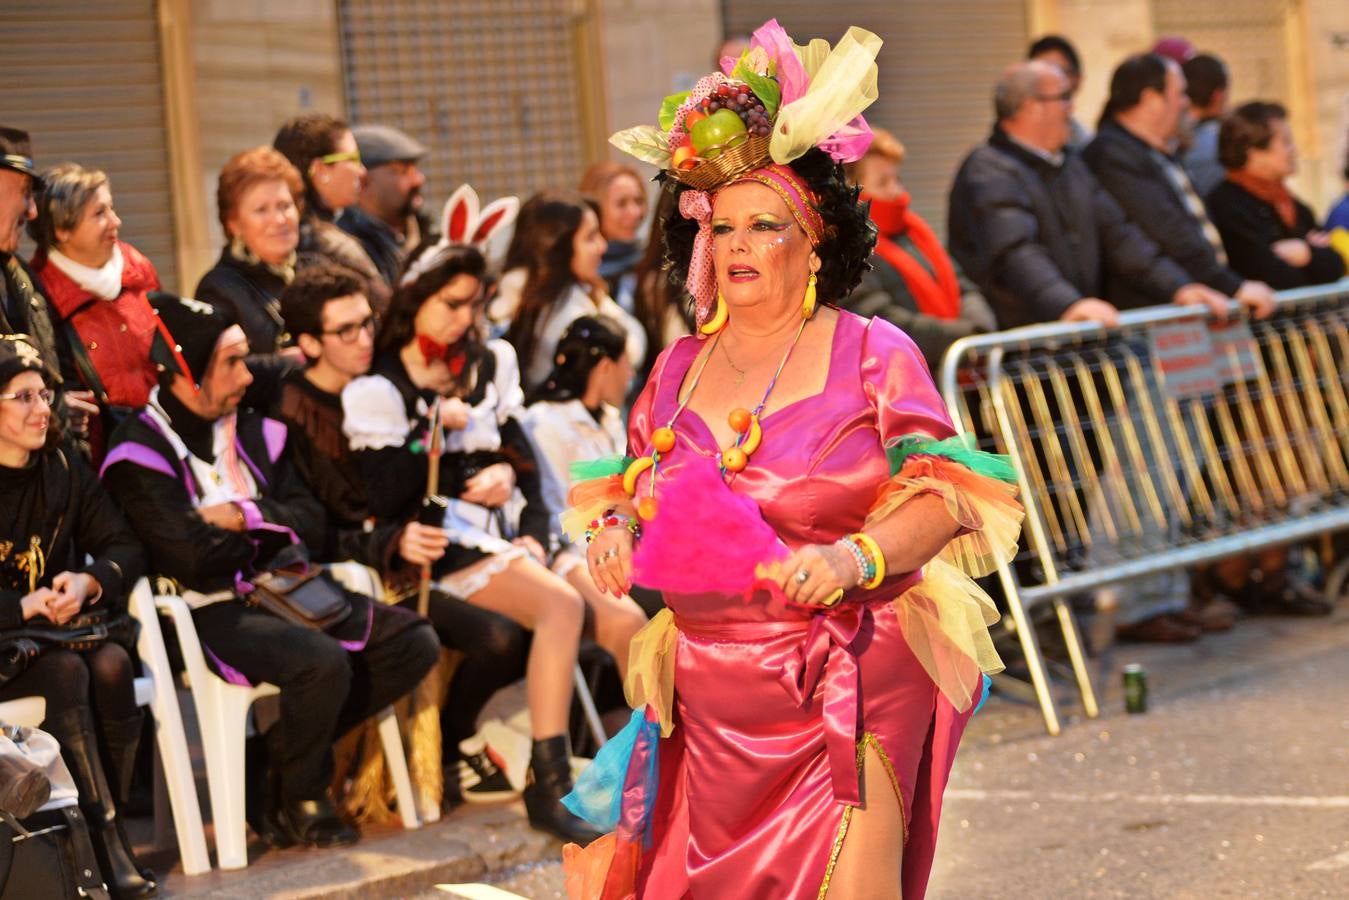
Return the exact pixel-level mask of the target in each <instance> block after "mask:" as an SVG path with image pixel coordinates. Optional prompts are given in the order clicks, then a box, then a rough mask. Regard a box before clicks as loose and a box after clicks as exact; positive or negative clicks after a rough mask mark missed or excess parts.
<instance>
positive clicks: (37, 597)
mask: <svg viewBox="0 0 1349 900" xmlns="http://www.w3.org/2000/svg"><path fill="white" fill-rule="evenodd" d="M55 597H56V591H54V590H52V589H51V588H45V587H44V588H38V589H37V590H35V591H33V593H31V594H25V595H24V596H23V599H22V600H20V601H19V610H20V611H21V612H22V613H23V620H24V621H25V622H27V621H28V620H29V619H31V618H33V617H34V616H45V617H46V618H48V619H52V621H56V620H55V619H53V618H52V613H51V608H50V607H51V602H52V600H53V599H54V598H55Z"/></svg>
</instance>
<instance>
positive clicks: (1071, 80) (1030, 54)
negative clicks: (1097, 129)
mask: <svg viewBox="0 0 1349 900" xmlns="http://www.w3.org/2000/svg"><path fill="white" fill-rule="evenodd" d="M1026 59H1033V60H1039V61H1040V62H1047V63H1049V64H1050V65H1051V66H1058V69H1059V71H1060V72H1062V73H1063V74H1064V75H1065V76H1066V77H1067V78H1068V91H1069V93H1070V94H1072V96H1074V97H1076V96H1077V92H1078V91H1079V90H1081V88H1082V58H1081V57H1080V56H1078V54H1077V48H1076V47H1074V46H1073V45H1072V44H1071V43H1069V42H1068V39H1067V38H1066V37H1063V36H1062V35H1058V34H1047V35H1045V36H1044V37H1041V38H1038V39H1036V40H1035V41H1033V42H1032V43H1031V45H1030V49H1029V50H1027V51H1026ZM1091 138H1092V134H1091V129H1090V128H1088V127H1087V126H1085V125H1083V124H1082V122H1081V120H1080V119H1078V118H1077V117H1076V116H1073V117H1072V118H1070V119H1069V120H1068V143H1067V144H1066V145H1065V149H1067V150H1070V151H1072V152H1073V153H1081V152H1082V151H1083V149H1085V148H1086V146H1087V144H1089V143H1091Z"/></svg>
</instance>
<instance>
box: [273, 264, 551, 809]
mask: <svg viewBox="0 0 1349 900" xmlns="http://www.w3.org/2000/svg"><path fill="white" fill-rule="evenodd" d="M365 286H366V282H365V280H364V279H362V278H361V277H360V275H359V274H358V273H356V272H353V271H351V270H350V269H343V268H341V267H339V266H336V265H334V264H332V263H327V262H321V263H318V264H316V265H314V266H312V267H310V268H307V269H303V270H301V271H300V273H299V274H298V275H296V276H295V280H294V281H292V282H291V283H290V285H289V286H288V287H287V288H286V290H285V291H284V292H283V293H282V294H281V309H282V312H283V313H284V314H285V318H286V323H287V325H288V327H289V328H290V330H291V333H292V334H293V335H294V336H295V339H296V341H297V343H298V344H299V347H300V349H301V350H302V351H303V352H304V355H305V368H304V369H303V370H302V371H301V370H296V371H294V372H291V373H289V374H288V375H287V376H286V377H285V379H284V380H283V381H282V383H281V394H280V397H279V399H278V402H277V406H276V409H275V415H276V417H277V418H279V419H280V420H281V421H282V422H284V423H285V424H286V427H287V429H288V433H289V445H288V453H289V455H290V458H291V460H292V461H293V462H294V464H295V467H296V469H298V470H299V472H300V475H301V476H302V477H303V478H304V480H305V482H306V483H307V484H308V485H309V487H310V489H311V490H312V491H313V492H314V495H315V496H316V497H317V498H318V499H319V501H320V502H321V503H322V504H323V506H324V508H325V510H326V511H327V513H328V537H327V540H325V541H324V550H323V558H324V559H330V560H344V559H354V560H357V561H359V562H361V563H364V564H365V565H368V566H371V567H372V568H375V569H378V570H379V572H380V575H381V577H382V578H383V580H384V585H385V588H386V590H389V591H391V592H393V593H395V594H398V595H403V596H405V597H406V599H405V600H404V601H403V603H402V605H403V606H405V607H407V608H409V609H415V606H416V597H415V594H414V591H415V589H416V587H417V575H418V571H419V567H420V566H422V565H423V564H430V563H434V562H436V561H437V560H439V559H440V558H441V556H443V555H444V553H445V547H446V545H447V544H448V542H449V539H448V537H447V536H446V534H445V532H444V530H442V529H440V528H437V527H434V526H430V525H422V524H419V523H418V522H417V521H416V520H415V519H412V520H407V521H400V520H397V519H392V520H389V521H387V522H385V523H383V524H381V525H372V523H373V522H374V518H373V516H372V514H371V512H370V501H369V498H368V496H367V494H366V489H365V481H364V479H363V478H362V476H361V470H360V466H359V465H358V464H357V462H356V458H355V456H354V455H353V454H352V452H351V450H350V449H349V448H348V446H347V439H346V436H345V435H344V434H343V433H342V397H341V395H342V389H343V388H345V387H346V386H347V385H348V384H350V383H351V381H352V379H355V378H359V377H361V376H362V375H365V374H366V373H367V372H368V371H369V370H370V363H371V360H372V359H373V357H374V345H375V328H376V324H377V322H378V319H377V317H376V316H375V314H374V313H373V312H372V310H371V308H370V302H369V300H367V299H366V297H365V294H364V290H365ZM429 599H430V605H429V607H428V615H429V617H430V619H431V623H432V625H434V626H435V629H436V634H437V635H438V636H439V637H440V642H441V645H442V646H445V647H448V648H450V649H452V650H457V651H459V652H460V653H462V654H463V659H462V660H461V661H460V663H459V666H458V668H457V669H455V674H454V678H453V679H452V680H451V681H450V689H449V694H448V695H447V696H446V698H445V704H444V707H443V709H442V713H441V739H442V742H443V750H442V754H441V761H442V764H443V766H444V768H445V785H446V787H447V790H448V792H451V793H452V792H453V791H454V788H455V787H456V786H457V787H458V788H459V791H460V796H461V797H462V799H464V800H467V801H469V802H475V803H476V802H490V801H496V800H501V799H507V798H509V797H510V796H513V795H514V791H513V790H512V789H511V787H510V783H509V782H508V781H507V780H506V779H505V776H504V774H503V773H501V771H500V770H499V769H497V768H496V765H495V763H493V762H492V760H491V758H490V757H489V756H488V755H487V752H486V750H485V748H484V747H482V746H479V745H478V744H476V743H472V744H470V742H471V741H472V738H473V735H474V732H475V731H476V729H477V720H478V715H479V713H481V712H482V710H483V707H485V706H486V705H487V701H488V700H490V699H491V698H492V695H493V694H494V693H496V692H497V691H498V690H500V689H501V688H504V687H506V686H508V685H510V684H513V683H514V682H516V681H518V680H520V678H522V677H524V664H525V646H526V643H527V637H526V633H525V630H524V629H523V628H521V627H520V626H519V625H517V624H515V623H514V622H512V621H511V620H510V619H508V618H506V617H505V616H503V615H500V614H498V613H494V612H492V611H490V610H486V609H482V608H480V607H477V606H474V605H472V604H470V603H465V602H464V601H463V600H461V599H459V598H457V597H453V596H451V595H449V594H446V593H444V592H443V591H438V590H437V591H432V592H431V594H430V598H429ZM461 747H465V748H468V749H465V750H463V751H461ZM461 752H462V753H463V759H461V758H460V755H461ZM447 799H448V798H447Z"/></svg>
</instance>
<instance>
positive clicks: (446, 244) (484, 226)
mask: <svg viewBox="0 0 1349 900" xmlns="http://www.w3.org/2000/svg"><path fill="white" fill-rule="evenodd" d="M519 214H520V199H519V198H518V197H498V198H497V199H495V200H493V201H492V202H491V203H489V204H487V205H486V206H482V205H481V201H479V200H478V192H477V191H475V190H474V189H473V186H472V185H469V184H461V185H460V186H459V187H458V188H456V189H455V192H454V193H453V194H450V199H448V200H446V201H445V208H444V209H443V210H441V214H440V217H441V218H440V235H441V236H440V241H439V242H437V243H436V245H435V246H433V247H431V248H429V249H428V250H427V251H426V252H425V253H423V254H422V255H421V256H419V257H417V259H416V260H414V261H413V263H412V265H410V266H408V270H407V271H406V272H404V273H403V277H402V278H401V279H399V281H398V284H399V286H400V287H402V286H405V285H409V284H412V283H413V282H414V281H416V280H417V279H418V278H420V277H422V276H423V275H425V274H426V273H427V272H429V271H431V270H432V269H434V268H435V267H436V266H438V265H440V263H441V262H442V261H444V259H445V255H446V252H447V251H449V250H450V249H451V248H453V247H463V246H470V247H476V248H478V249H479V250H482V251H484V252H486V249H487V245H488V244H489V243H490V242H491V240H492V237H493V236H494V235H497V234H500V233H501V232H502V231H504V230H506V229H509V228H510V227H511V226H512V225H514V224H515V217H516V216H517V215H519Z"/></svg>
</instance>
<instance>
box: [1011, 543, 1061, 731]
mask: <svg viewBox="0 0 1349 900" xmlns="http://www.w3.org/2000/svg"><path fill="white" fill-rule="evenodd" d="M999 574H1000V575H1001V576H1002V578H1001V581H1002V586H1003V588H1004V590H1005V592H1006V594H1007V607H1008V609H1010V610H1011V611H1012V621H1013V622H1015V623H1016V636H1017V639H1018V640H1020V641H1021V655H1022V656H1024V657H1025V658H1026V668H1027V669H1029V670H1030V681H1031V685H1033V686H1034V688H1035V696H1036V698H1037V699H1038V700H1039V701H1040V713H1041V715H1043V716H1044V719H1045V731H1048V732H1049V733H1050V734H1051V735H1057V734H1058V733H1059V732H1060V731H1061V730H1062V729H1061V728H1060V727H1059V714H1058V711H1057V710H1056V709H1055V708H1054V695H1053V694H1052V693H1050V690H1049V675H1048V674H1047V673H1046V672H1045V660H1044V656H1042V655H1041V653H1040V642H1039V640H1037V639H1036V637H1035V626H1034V625H1032V624H1031V621H1030V616H1029V615H1027V614H1026V608H1025V606H1023V605H1022V603H1021V594H1020V593H1018V592H1017V589H1016V585H1015V584H1013V583H1012V579H1011V578H1009V577H1007V572H1006V570H1005V567H1004V569H1003V570H1001V571H1000V572H999Z"/></svg>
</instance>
